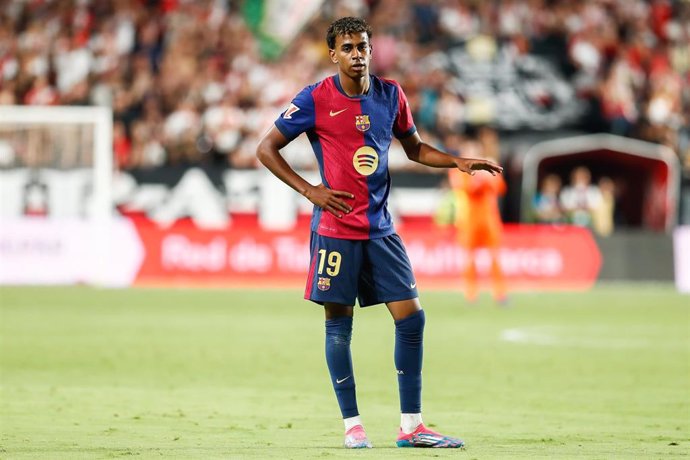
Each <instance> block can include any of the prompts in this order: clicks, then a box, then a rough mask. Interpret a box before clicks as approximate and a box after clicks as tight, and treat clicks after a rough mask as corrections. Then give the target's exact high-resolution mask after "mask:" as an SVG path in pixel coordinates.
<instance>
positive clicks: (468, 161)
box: [455, 158, 503, 176]
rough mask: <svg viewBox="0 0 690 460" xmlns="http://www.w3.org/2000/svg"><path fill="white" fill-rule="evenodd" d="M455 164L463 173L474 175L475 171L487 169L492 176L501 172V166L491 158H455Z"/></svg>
mask: <svg viewBox="0 0 690 460" xmlns="http://www.w3.org/2000/svg"><path fill="white" fill-rule="evenodd" d="M455 165H456V166H457V167H458V169H459V170H460V171H462V172H464V173H467V174H469V175H470V176H474V173H475V172H477V171H488V172H490V173H491V175H492V176H495V175H496V174H501V173H503V167H502V166H501V165H499V164H497V163H494V162H493V161H491V160H482V159H479V158H457V159H456V160H455Z"/></svg>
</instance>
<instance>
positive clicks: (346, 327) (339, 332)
mask: <svg viewBox="0 0 690 460" xmlns="http://www.w3.org/2000/svg"><path fill="white" fill-rule="evenodd" d="M351 338H352V317H350V316H338V317H336V318H332V319H327V320H326V363H327V364H328V371H329V372H330V373H331V382H333V389H334V390H335V396H336V398H338V405H339V406H340V412H341V413H342V414H343V418H348V417H354V416H356V415H359V411H358V410H357V396H356V394H355V375H354V374H353V372H352V355H351V354H350V340H351Z"/></svg>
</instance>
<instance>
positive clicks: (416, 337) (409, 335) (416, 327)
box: [395, 310, 426, 343]
mask: <svg viewBox="0 0 690 460" xmlns="http://www.w3.org/2000/svg"><path fill="white" fill-rule="evenodd" d="M425 324H426V316H425V314H424V310H419V311H417V312H415V313H412V314H411V315H410V316H408V317H406V318H403V319H399V320H397V321H396V322H395V334H396V335H397V336H398V337H399V338H400V339H402V340H405V341H407V342H410V343H416V342H421V341H422V337H423V336H424V325H425Z"/></svg>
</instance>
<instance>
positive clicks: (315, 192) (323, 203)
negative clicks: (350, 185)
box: [304, 184, 355, 217]
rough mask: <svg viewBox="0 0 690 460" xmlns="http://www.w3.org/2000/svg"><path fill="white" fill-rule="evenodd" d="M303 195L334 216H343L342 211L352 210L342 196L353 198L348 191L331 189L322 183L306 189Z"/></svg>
mask: <svg viewBox="0 0 690 460" xmlns="http://www.w3.org/2000/svg"><path fill="white" fill-rule="evenodd" d="M304 196H305V197H306V198H307V199H308V200H309V201H311V202H312V203H314V204H315V205H316V206H318V207H320V208H321V209H325V210H326V211H328V212H330V213H331V214H333V215H334V216H336V217H343V213H346V214H347V213H349V212H351V211H352V206H350V205H349V204H347V203H346V202H345V201H344V200H343V199H342V198H354V197H355V196H354V195H353V194H352V193H350V192H343V191H341V190H331V189H329V188H328V187H326V186H325V185H323V184H319V185H316V186H314V187H311V188H309V189H307V190H306V191H305V192H304Z"/></svg>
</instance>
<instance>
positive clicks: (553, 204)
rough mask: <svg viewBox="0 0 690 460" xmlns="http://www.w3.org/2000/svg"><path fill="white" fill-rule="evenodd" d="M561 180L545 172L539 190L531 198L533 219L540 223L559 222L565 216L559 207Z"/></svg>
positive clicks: (564, 220)
mask: <svg viewBox="0 0 690 460" xmlns="http://www.w3.org/2000/svg"><path fill="white" fill-rule="evenodd" d="M561 186H562V181H561V178H560V177H559V176H558V175H556V174H547V175H546V177H544V179H542V181H541V185H540V187H539V192H538V193H537V194H536V196H535V197H534V199H533V200H532V214H533V215H534V221H535V222H538V223H541V224H561V223H564V222H566V217H565V214H564V212H563V208H562V207H561V202H560V198H559V197H560V193H561Z"/></svg>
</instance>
